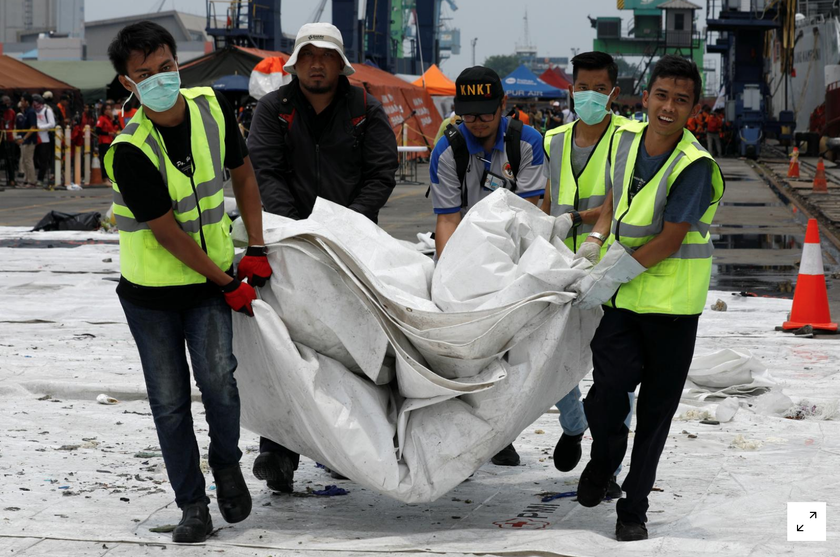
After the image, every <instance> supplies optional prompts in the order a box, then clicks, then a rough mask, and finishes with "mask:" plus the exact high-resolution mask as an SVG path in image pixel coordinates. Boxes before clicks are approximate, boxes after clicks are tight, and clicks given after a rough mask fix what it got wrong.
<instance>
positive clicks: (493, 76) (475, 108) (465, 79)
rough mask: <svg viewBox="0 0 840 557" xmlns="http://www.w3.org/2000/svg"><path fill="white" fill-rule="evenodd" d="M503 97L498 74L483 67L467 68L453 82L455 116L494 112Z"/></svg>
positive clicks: (503, 92) (503, 91) (503, 93)
mask: <svg viewBox="0 0 840 557" xmlns="http://www.w3.org/2000/svg"><path fill="white" fill-rule="evenodd" d="M504 96H505V90H504V89H503V88H502V80H501V79H499V74H497V73H496V72H494V71H493V70H491V69H490V68H485V67H484V66H474V67H472V68H467V69H466V70H464V71H462V72H461V75H459V76H458V79H456V80H455V114H459V115H463V114H490V113H492V112H496V109H497V108H499V105H500V104H501V101H502V98H503V97H504Z"/></svg>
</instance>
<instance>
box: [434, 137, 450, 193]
mask: <svg viewBox="0 0 840 557" xmlns="http://www.w3.org/2000/svg"><path fill="white" fill-rule="evenodd" d="M448 147H449V140H448V139H446V136H443V137H441V138H440V139H438V142H437V143H435V148H434V149H433V150H432V156H431V157H430V158H429V179H430V180H431V181H432V183H433V184H439V183H440V179H439V178H438V162H439V161H440V156H441V155H442V154H443V152H444V151H446V149H447V148H448Z"/></svg>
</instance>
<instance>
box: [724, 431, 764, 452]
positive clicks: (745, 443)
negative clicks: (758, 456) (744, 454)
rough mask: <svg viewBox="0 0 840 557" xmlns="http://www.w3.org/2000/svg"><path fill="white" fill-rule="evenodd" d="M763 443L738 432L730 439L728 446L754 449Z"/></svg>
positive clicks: (746, 449)
mask: <svg viewBox="0 0 840 557" xmlns="http://www.w3.org/2000/svg"><path fill="white" fill-rule="evenodd" d="M763 444H764V443H762V442H761V441H759V440H758V439H747V438H746V437H744V436H743V435H741V434H740V433H739V434H738V436H737V437H735V439H733V440H732V443H730V444H729V446H730V447H732V448H733V449H741V450H744V451H755V450H758V449H760V448H761V446H762V445H763Z"/></svg>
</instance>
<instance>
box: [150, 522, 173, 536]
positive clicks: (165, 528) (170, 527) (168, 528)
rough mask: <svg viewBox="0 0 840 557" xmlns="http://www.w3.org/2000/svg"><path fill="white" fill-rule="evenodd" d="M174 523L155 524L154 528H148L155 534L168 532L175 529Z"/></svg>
mask: <svg viewBox="0 0 840 557" xmlns="http://www.w3.org/2000/svg"><path fill="white" fill-rule="evenodd" d="M176 526H177V525H176V524H166V525H165V526H155V527H154V528H149V532H154V533H156V534H168V533H169V532H172V531H173V530H175V527H176Z"/></svg>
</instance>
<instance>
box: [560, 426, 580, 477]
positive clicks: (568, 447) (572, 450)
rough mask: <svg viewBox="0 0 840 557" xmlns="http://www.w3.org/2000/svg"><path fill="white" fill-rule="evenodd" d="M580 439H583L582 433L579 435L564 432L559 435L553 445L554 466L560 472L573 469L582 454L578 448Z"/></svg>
mask: <svg viewBox="0 0 840 557" xmlns="http://www.w3.org/2000/svg"><path fill="white" fill-rule="evenodd" d="M581 439H583V433H581V434H580V435H566V434H565V433H564V434H563V435H561V436H560V439H558V440H557V445H556V446H555V447H554V467H555V468H557V469H558V470H560V471H561V472H570V471H572V470H574V469H575V466H577V465H578V462H580V457H581V455H582V454H583V451H582V450H581V448H580V441H581Z"/></svg>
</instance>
